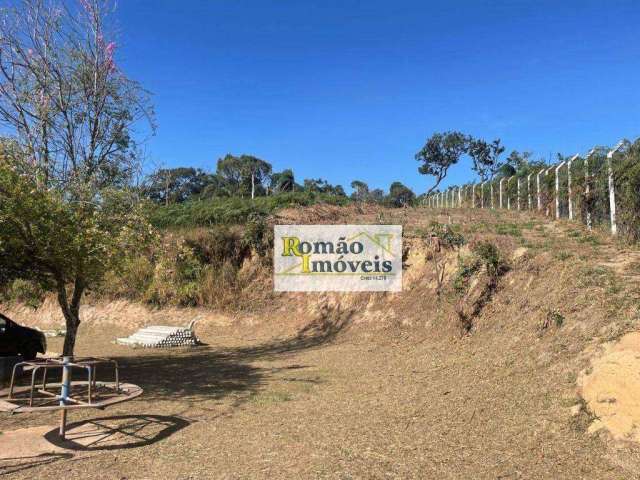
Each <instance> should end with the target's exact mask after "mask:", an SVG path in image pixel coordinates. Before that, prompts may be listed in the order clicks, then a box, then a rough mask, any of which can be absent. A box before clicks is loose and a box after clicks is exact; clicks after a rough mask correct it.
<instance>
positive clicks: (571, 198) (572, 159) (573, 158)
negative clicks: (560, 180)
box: [567, 153, 580, 220]
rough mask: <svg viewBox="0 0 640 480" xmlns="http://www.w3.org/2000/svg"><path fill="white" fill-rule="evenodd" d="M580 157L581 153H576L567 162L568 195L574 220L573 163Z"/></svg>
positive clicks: (571, 218)
mask: <svg viewBox="0 0 640 480" xmlns="http://www.w3.org/2000/svg"><path fill="white" fill-rule="evenodd" d="M578 158H580V155H579V154H577V153H576V154H575V155H574V156H573V157H571V158H570V159H569V163H567V196H568V197H569V220H573V193H572V191H571V164H573V161H574V160H577V159H578Z"/></svg>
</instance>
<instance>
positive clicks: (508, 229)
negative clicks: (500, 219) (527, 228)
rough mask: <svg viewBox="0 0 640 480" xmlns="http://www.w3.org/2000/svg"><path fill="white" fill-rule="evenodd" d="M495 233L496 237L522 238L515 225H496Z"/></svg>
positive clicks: (520, 231)
mask: <svg viewBox="0 0 640 480" xmlns="http://www.w3.org/2000/svg"><path fill="white" fill-rule="evenodd" d="M496 233H497V234H498V235H511V236H512V237H521V236H522V230H520V227H519V226H518V225H517V224H515V223H498V224H497V225H496Z"/></svg>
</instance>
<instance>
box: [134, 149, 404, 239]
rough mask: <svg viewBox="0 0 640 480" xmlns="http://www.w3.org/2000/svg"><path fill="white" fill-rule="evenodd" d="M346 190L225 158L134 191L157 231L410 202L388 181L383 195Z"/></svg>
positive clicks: (357, 184)
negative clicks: (286, 211) (287, 212)
mask: <svg viewBox="0 0 640 480" xmlns="http://www.w3.org/2000/svg"><path fill="white" fill-rule="evenodd" d="M351 188H352V189H353V193H352V194H351V196H347V194H346V192H345V190H344V188H343V187H342V185H332V184H330V183H329V182H328V181H326V180H324V179H322V178H317V179H308V178H307V179H304V180H303V182H302V183H298V182H297V181H296V179H295V176H294V173H293V170H291V169H286V170H283V171H281V172H274V171H273V168H272V166H271V164H270V163H269V162H266V161H264V160H261V159H259V158H257V157H254V156H251V155H240V156H234V155H226V156H225V157H224V158H221V159H219V160H218V162H217V166H216V171H215V173H208V172H205V171H204V170H202V169H199V168H193V167H179V168H170V169H168V168H161V169H157V170H156V171H154V172H152V173H151V174H150V175H148V176H147V177H146V178H145V180H144V181H143V183H142V185H141V186H140V187H139V192H140V193H141V195H142V196H143V197H145V198H147V199H148V200H150V201H151V202H153V204H156V205H157V207H155V208H152V209H151V212H150V216H151V219H152V223H153V224H154V225H156V226H158V227H161V228H163V227H176V226H180V227H188V226H207V225H216V224H236V223H243V222H245V221H246V219H247V218H249V216H250V215H251V214H254V213H256V214H268V213H271V212H273V211H275V210H277V209H279V208H285V207H290V206H304V205H311V204H313V203H317V202H324V203H330V204H335V205H343V204H345V203H347V202H349V201H357V202H371V203H378V204H382V205H386V206H390V207H403V206H408V205H412V204H413V203H414V202H415V201H416V195H415V193H414V192H413V191H412V190H411V189H410V188H409V187H407V186H405V185H403V184H402V183H400V182H393V183H392V184H391V185H390V187H389V191H388V192H384V191H383V190H381V189H373V190H370V189H369V186H368V185H367V184H366V183H365V182H362V181H360V180H354V181H353V182H351Z"/></svg>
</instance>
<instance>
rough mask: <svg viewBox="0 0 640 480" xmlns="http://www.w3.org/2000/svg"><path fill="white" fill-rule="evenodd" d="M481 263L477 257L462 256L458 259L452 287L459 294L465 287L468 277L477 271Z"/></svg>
mask: <svg viewBox="0 0 640 480" xmlns="http://www.w3.org/2000/svg"><path fill="white" fill-rule="evenodd" d="M480 266H481V263H480V261H479V259H477V258H473V257H471V258H469V257H463V258H460V259H459V260H458V270H457V272H456V274H455V277H454V278H453V288H454V290H455V291H456V293H458V294H461V293H464V291H465V290H466V289H467V285H468V283H469V279H470V278H471V277H472V276H473V274H474V273H476V272H477V271H478V269H479V268H480Z"/></svg>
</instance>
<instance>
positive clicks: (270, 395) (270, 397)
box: [249, 392, 293, 406]
mask: <svg viewBox="0 0 640 480" xmlns="http://www.w3.org/2000/svg"><path fill="white" fill-rule="evenodd" d="M291 400H293V396H291V394H289V393H287V392H261V393H256V394H253V395H251V396H250V397H249V401H250V402H251V403H254V404H256V405H260V406H265V405H273V404H276V403H282V402H289V401H291Z"/></svg>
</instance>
